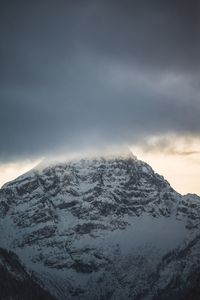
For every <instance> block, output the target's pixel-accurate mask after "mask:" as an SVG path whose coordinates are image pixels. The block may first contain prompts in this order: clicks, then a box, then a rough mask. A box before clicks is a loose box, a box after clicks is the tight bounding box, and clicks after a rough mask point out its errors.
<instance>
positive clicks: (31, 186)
mask: <svg viewBox="0 0 200 300" xmlns="http://www.w3.org/2000/svg"><path fill="white" fill-rule="evenodd" d="M199 228H200V198H199V197H198V196H196V195H186V196H181V195H180V194H178V193H176V192H175V191H174V190H173V189H172V188H171V186H170V185H169V183H168V182H167V181H166V180H165V179H164V178H163V177H162V176H160V175H158V174H156V173H155V172H154V171H153V170H152V168H151V167H150V166H149V165H147V164H146V163H144V162H142V161H139V160H137V159H136V158H135V157H133V156H131V155H129V156H126V157H110V158H109V159H106V158H94V159H81V160H76V161H71V162H66V163H56V164H53V165H49V166H47V165H43V166H39V167H38V168H36V169H34V170H31V171H30V172H28V173H26V174H25V175H23V176H21V177H19V178H17V179H16V180H14V181H12V182H10V183H8V184H6V185H4V186H3V188H2V189H1V190H0V246H1V247H4V248H6V249H13V251H14V252H15V253H16V254H17V255H18V256H19V257H20V259H21V260H22V261H23V263H24V265H25V266H26V268H27V269H28V270H31V271H34V274H36V277H37V278H38V280H39V281H40V282H42V284H43V285H44V286H45V287H46V288H47V289H48V290H49V291H50V292H51V293H52V294H53V295H54V296H55V297H56V298H57V299H59V300H66V297H67V299H120V300H123V299H147V300H150V299H154V300H157V299H186V298H183V297H186V295H188V293H189V294H192V293H193V294H194V295H195V293H197V291H195V288H196V284H195V282H199V271H198V270H199V268H200V231H199ZM173 297H174V298H173ZM181 297H182V298H181ZM187 299H189V298H187ZM192 299H193V298H192ZM194 299H195V298H194ZM196 299H198V298H196Z"/></svg>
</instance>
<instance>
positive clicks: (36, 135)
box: [0, 0, 200, 160]
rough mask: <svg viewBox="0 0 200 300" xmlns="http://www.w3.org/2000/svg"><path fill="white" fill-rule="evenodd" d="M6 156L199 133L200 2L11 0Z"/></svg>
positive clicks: (2, 119) (2, 114)
mask: <svg viewBox="0 0 200 300" xmlns="http://www.w3.org/2000/svg"><path fill="white" fill-rule="evenodd" d="M0 14H1V16H0V23H1V24H0V36H1V50H0V51H1V57H0V59H1V70H0V79H1V82H0V101H1V103H0V104H1V109H0V137H1V143H0V159H1V160H9V159H13V158H18V157H20V156H21V157H23V156H37V155H44V154H46V153H53V152H54V151H57V150H58V149H65V147H67V149H68V150H70V149H75V148H80V147H91V146H94V145H95V146H101V145H102V144H106V143H110V144H121V143H129V144H132V143H134V142H135V141H137V140H138V139H140V137H141V136H142V137H144V136H146V135H149V134H160V133H166V132H169V131H170V132H179V133H182V134H184V133H185V132H186V133H192V134H199V132H200V122H199V113H200V104H199V95H200V89H199V86H200V82H199V81H200V80H199V75H200V72H199V51H200V40H199V39H200V24H199V20H200V7H199V1H198V0H196V1H192V0H190V1H189V0H188V1H186V0H182V1H181V0H179V1H178V0H173V1H172V0H171V1H170V0H168V1H160V0H159V1H156V0H153V1H147V0H146V1H143V0H140V1H139V0H138V1H136V0H135V1H133V0H132V1H127V0H125V1H124V0H123V1H117V0H115V1H109V0H107V1H101V0H99V1H97V0H96V1H95V0H93V1H92V0H91V1H2V2H1V13H0Z"/></svg>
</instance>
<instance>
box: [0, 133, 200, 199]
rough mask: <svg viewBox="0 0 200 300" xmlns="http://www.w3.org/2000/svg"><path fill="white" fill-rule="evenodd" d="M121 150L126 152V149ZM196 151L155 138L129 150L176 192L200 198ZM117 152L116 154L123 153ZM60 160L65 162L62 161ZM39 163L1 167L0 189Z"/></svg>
mask: <svg viewBox="0 0 200 300" xmlns="http://www.w3.org/2000/svg"><path fill="white" fill-rule="evenodd" d="M164 143H166V144H167V147H166V146H164V147H163V144H164ZM122 149H123V148H122ZM122 149H121V150H122ZM124 149H126V150H127V147H126V148H124ZM124 149H123V150H124ZM198 149H200V143H199V142H198V141H197V140H195V139H193V140H191V141H190V143H188V140H187V139H186V140H184V139H182V138H177V139H176V140H175V142H174V141H173V145H172V144H170V143H168V138H166V139H165V140H163V139H159V138H155V137H153V138H151V139H149V140H148V141H147V143H146V144H144V145H141V146H132V147H130V150H131V152H132V153H133V155H135V156H136V157H137V158H138V159H140V160H143V161H144V162H146V163H148V164H149V165H150V166H151V167H152V168H153V170H154V171H155V172H157V173H158V174H160V175H162V176H164V178H165V179H166V180H167V181H168V182H169V183H170V185H171V186H172V187H173V188H174V189H175V190H176V191H177V192H179V193H180V194H187V193H196V194H198V195H200V184H199V178H200V152H199V151H198ZM118 150H120V148H119V149H118ZM121 150H120V151H119V153H123V151H122V152H121ZM91 153H92V154H91ZM105 153H106V154H107V155H108V157H109V153H111V154H112V153H113V154H116V153H117V151H116V149H114V148H113V149H111V151H110V152H109V151H108V152H107V150H106V149H105ZM124 153H126V151H125V152H124ZM86 154H88V155H87V156H93V155H94V154H96V155H98V154H100V152H96V153H95V152H93V151H92V152H89V153H85V155H86ZM82 155H83V152H82ZM74 156H75V157H76V156H77V158H80V157H79V156H78V155H77V153H74V154H73V155H71V156H69V157H68V158H69V160H70V159H73V158H74ZM63 159H64V160H65V158H63ZM41 161H42V159H37V160H25V161H23V162H22V161H20V162H13V163H4V164H1V165H0V187H2V186H3V185H4V184H5V183H7V182H9V181H11V180H14V179H15V178H17V177H18V176H20V175H22V174H24V173H26V172H27V171H29V170H30V169H32V168H34V167H35V166H37V165H38V164H39V163H40V162H41ZM58 161H59V160H58ZM47 163H48V161H47Z"/></svg>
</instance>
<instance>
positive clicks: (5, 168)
mask: <svg viewBox="0 0 200 300" xmlns="http://www.w3.org/2000/svg"><path fill="white" fill-rule="evenodd" d="M40 161H41V160H25V161H23V162H22V161H20V162H12V163H4V164H1V165H0V188H1V187H2V186H3V185H4V184H5V183H7V182H9V181H12V180H14V179H16V178H17V177H18V176H20V175H22V174H24V173H26V172H28V171H29V170H31V169H32V168H34V167H35V166H37V165H38V164H39V163H40Z"/></svg>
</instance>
